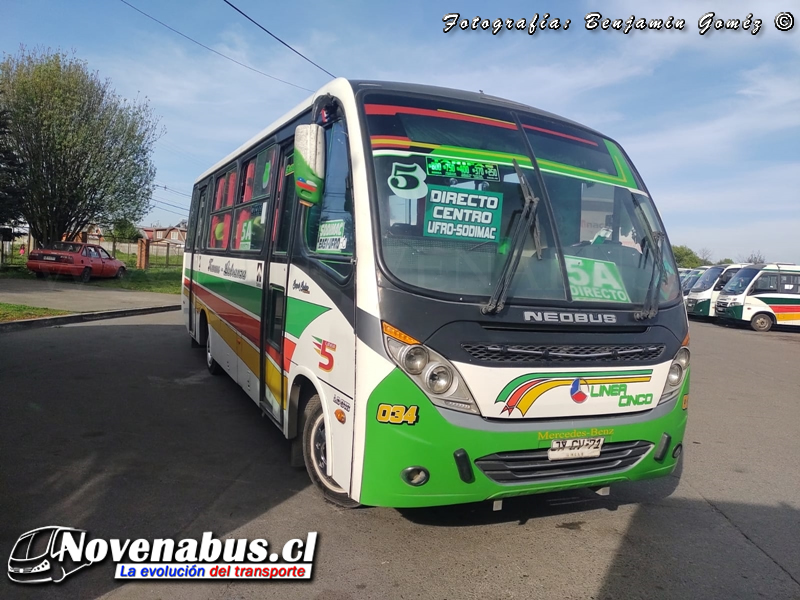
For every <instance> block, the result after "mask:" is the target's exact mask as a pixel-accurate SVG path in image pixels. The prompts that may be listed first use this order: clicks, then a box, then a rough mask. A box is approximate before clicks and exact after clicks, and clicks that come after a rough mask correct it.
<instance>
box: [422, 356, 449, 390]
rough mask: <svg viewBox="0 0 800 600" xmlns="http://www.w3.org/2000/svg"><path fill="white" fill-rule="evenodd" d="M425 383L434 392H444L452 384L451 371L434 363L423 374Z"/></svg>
mask: <svg viewBox="0 0 800 600" xmlns="http://www.w3.org/2000/svg"><path fill="white" fill-rule="evenodd" d="M425 385H427V386H428V389H429V390H430V391H432V392H433V393H434V394H444V393H445V392H447V390H449V389H450V386H451V385H453V372H452V371H451V370H450V369H449V368H448V367H445V366H444V365H439V364H436V363H434V364H432V365H431V366H430V368H429V369H428V372H427V373H426V374H425Z"/></svg>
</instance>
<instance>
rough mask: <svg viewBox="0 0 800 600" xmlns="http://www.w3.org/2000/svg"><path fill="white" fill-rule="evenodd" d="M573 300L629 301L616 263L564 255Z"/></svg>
mask: <svg viewBox="0 0 800 600" xmlns="http://www.w3.org/2000/svg"><path fill="white" fill-rule="evenodd" d="M564 263H565V264H566V267H567V277H568V278H569V289H570V291H571V292H572V299H573V300H581V301H584V302H603V301H606V302H630V301H631V298H630V296H629V295H628V291H627V290H626V289H625V285H624V284H623V283H622V277H621V276H620V274H619V269H617V265H616V264H615V263H613V262H609V261H605V260H593V259H591V258H578V257H576V256H564Z"/></svg>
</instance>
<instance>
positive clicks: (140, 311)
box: [0, 304, 181, 333]
mask: <svg viewBox="0 0 800 600" xmlns="http://www.w3.org/2000/svg"><path fill="white" fill-rule="evenodd" d="M180 309H181V305H180V304H172V305H168V306H150V307H146V308H121V309H118V310H103V311H97V312H89V313H79V314H74V315H63V316H60V317H41V318H39V319H20V320H19V321H8V322H7V323H0V333H10V332H12V331H21V330H23V329H37V328H40V327H58V326H59V325H71V324H72V323H85V322H88V321H102V320H103V319H119V318H121V317H135V316H138V315H149V314H153V313H162V312H171V311H175V310H180Z"/></svg>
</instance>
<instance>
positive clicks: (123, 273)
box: [114, 267, 125, 279]
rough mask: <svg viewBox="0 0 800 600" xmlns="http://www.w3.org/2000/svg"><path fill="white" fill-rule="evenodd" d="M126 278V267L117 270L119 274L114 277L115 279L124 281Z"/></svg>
mask: <svg viewBox="0 0 800 600" xmlns="http://www.w3.org/2000/svg"><path fill="white" fill-rule="evenodd" d="M124 277H125V267H120V268H119V269H117V274H116V275H114V279H123V278H124Z"/></svg>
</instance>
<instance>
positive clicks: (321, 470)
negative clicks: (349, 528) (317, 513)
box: [311, 414, 344, 494]
mask: <svg viewBox="0 0 800 600" xmlns="http://www.w3.org/2000/svg"><path fill="white" fill-rule="evenodd" d="M311 452H312V456H313V460H314V468H315V470H316V471H317V476H318V477H319V478H320V481H322V484H323V485H324V486H325V487H326V488H328V489H329V490H331V491H332V492H335V493H337V494H343V493H344V490H343V489H342V488H340V487H339V486H338V485H336V482H334V481H333V479H331V478H330V477H328V475H327V471H328V449H327V445H326V443H325V419H324V417H323V416H322V415H321V414H320V415H319V417H317V421H316V423H314V434H313V435H312V436H311Z"/></svg>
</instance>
